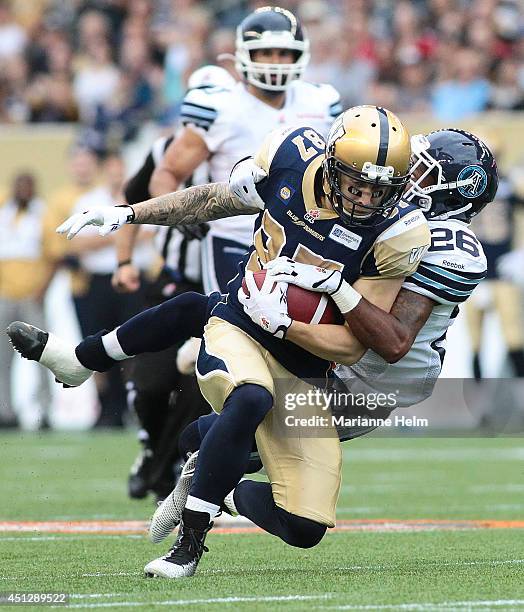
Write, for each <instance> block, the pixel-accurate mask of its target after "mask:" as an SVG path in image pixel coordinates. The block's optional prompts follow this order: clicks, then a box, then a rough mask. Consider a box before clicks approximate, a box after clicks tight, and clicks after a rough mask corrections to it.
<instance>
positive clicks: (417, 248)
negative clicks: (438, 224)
mask: <svg viewBox="0 0 524 612" xmlns="http://www.w3.org/2000/svg"><path fill="white" fill-rule="evenodd" d="M429 244H430V233H429V227H428V223H427V221H426V218H425V217H424V215H423V213H422V211H421V210H420V209H419V208H413V209H412V210H409V209H408V210H406V209H403V210H402V216H401V217H400V219H397V220H396V221H395V222H394V223H392V224H391V225H390V226H389V227H387V228H386V229H385V230H384V231H383V232H382V233H381V234H380V235H379V236H378V237H377V239H376V241H375V244H374V245H373V250H372V252H371V253H370V254H369V255H368V257H366V260H365V261H364V263H363V265H362V276H364V277H381V278H400V277H403V276H408V275H409V274H411V273H412V272H414V271H415V270H416V268H417V266H418V264H419V262H420V260H421V258H422V256H423V254H424V253H425V251H426V249H427V248H428V247H429Z"/></svg>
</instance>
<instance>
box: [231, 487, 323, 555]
mask: <svg viewBox="0 0 524 612" xmlns="http://www.w3.org/2000/svg"><path fill="white" fill-rule="evenodd" d="M234 501H235V506H236V507H237V510H238V511H239V513H240V514H241V515H242V516H245V517H247V518H248V519H250V520H252V521H253V523H255V525H258V526H259V527H262V529H264V531H267V532H268V533H271V534H273V535H275V536H278V537H279V538H280V539H281V540H283V541H284V542H286V543H287V544H290V545H291V546H297V547H299V548H311V547H312V546H316V545H317V544H318V543H319V542H320V540H321V539H322V538H323V536H324V534H325V533H326V529H327V527H326V525H321V524H320V523H317V522H316V521H312V520H311V519H307V518H304V517H302V516H297V515H296V514H291V513H290V512H287V511H286V510H284V509H283V508H279V507H278V506H277V505H276V504H275V502H274V500H273V493H272V491H271V485H270V484H269V483H268V482H255V481H253V480H243V481H242V482H241V483H239V484H238V486H237V487H236V488H235V494H234Z"/></svg>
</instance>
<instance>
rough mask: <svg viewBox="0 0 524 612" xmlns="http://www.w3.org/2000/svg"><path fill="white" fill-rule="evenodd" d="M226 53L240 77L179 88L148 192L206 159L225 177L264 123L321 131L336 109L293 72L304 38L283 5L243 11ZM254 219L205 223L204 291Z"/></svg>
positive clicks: (333, 96) (257, 140)
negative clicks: (174, 123)
mask: <svg viewBox="0 0 524 612" xmlns="http://www.w3.org/2000/svg"><path fill="white" fill-rule="evenodd" d="M233 59H234V60H235V66H236V69H237V71H238V73H239V76H240V77H241V79H242V81H241V82H239V83H237V84H236V85H235V86H234V87H233V88H229V87H228V88H223V87H216V88H205V89H193V90H191V91H189V92H188V94H187V95H186V97H185V99H184V101H183V103H182V109H181V122H182V125H183V129H182V130H180V132H179V133H178V135H177V137H176V139H175V140H174V142H173V143H172V144H171V145H170V146H169V147H168V149H167V150H166V153H165V155H164V157H163V159H162V162H161V163H160V164H159V166H158V167H157V168H156V170H155V172H154V174H153V176H152V178H151V184H150V192H151V195H152V196H158V195H162V194H165V193H169V192H172V191H175V190H176V189H179V188H181V186H182V185H183V184H184V182H185V181H186V180H187V178H188V177H189V176H190V175H191V174H192V173H193V171H194V170H195V168H196V167H197V166H199V165H200V164H201V163H202V162H204V161H206V160H207V162H208V169H209V179H210V181H211V182H223V181H227V180H228V178H229V174H230V172H231V169H232V167H233V165H234V164H235V163H236V162H237V161H238V160H239V159H241V158H243V157H247V156H249V155H251V154H252V153H253V151H256V150H257V149H258V148H259V147H260V145H261V144H262V142H263V140H264V138H265V136H266V135H267V134H268V133H269V132H270V131H271V130H273V129H275V128H278V127H280V126H282V127H288V126H293V125H306V124H307V125H309V126H311V127H313V128H314V129H316V130H317V131H318V132H319V133H320V134H322V135H323V136H326V135H327V132H328V130H329V127H330V125H331V123H332V121H333V119H334V118H335V117H336V116H337V115H339V114H340V112H341V111H342V107H341V104H340V96H339V94H338V93H337V91H336V90H335V89H334V88H333V87H332V86H330V85H313V84H311V83H307V82H305V81H302V80H300V78H301V76H302V74H303V72H304V70H305V68H306V66H307V63H308V61H309V41H308V39H307V36H306V34H305V32H304V31H303V29H302V27H301V25H300V23H299V21H298V20H297V18H296V17H295V16H294V15H293V13H291V12H290V11H288V10H286V9H283V8H280V7H273V6H271V7H263V8H260V9H257V10H256V11H254V12H253V13H251V14H250V15H248V16H247V17H246V18H245V19H244V21H242V23H241V24H240V25H239V26H238V28H237V35H236V53H235V56H234V57H233ZM205 182H207V180H206V181H205ZM254 220H255V216H250V217H236V218H231V219H224V220H219V221H215V222H213V223H211V224H210V225H211V229H210V231H209V232H208V234H207V236H206V238H205V239H204V242H203V258H202V262H203V284H204V290H205V291H206V293H209V292H211V291H218V290H219V291H221V292H222V293H226V285H227V283H228V282H229V280H231V278H232V277H233V276H235V274H236V273H237V266H238V263H239V261H240V259H241V258H242V256H243V255H244V253H245V252H246V251H247V250H248V248H249V246H250V244H251V237H252V233H253V224H254ZM136 231H137V230H136V228H135V227H131V226H129V227H127V228H124V229H123V231H122V232H120V234H121V235H120V236H119V238H118V241H117V244H118V249H119V261H128V260H130V259H131V256H132V248H133V246H132V245H133V243H134V236H135V235H136ZM117 274H118V278H119V282H120V284H121V286H123V287H125V286H126V284H127V283H128V282H129V275H130V270H129V269H128V268H126V267H125V266H123V267H121V268H120V269H119V271H118V273H117Z"/></svg>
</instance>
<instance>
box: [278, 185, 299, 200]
mask: <svg viewBox="0 0 524 612" xmlns="http://www.w3.org/2000/svg"><path fill="white" fill-rule="evenodd" d="M294 193H295V190H294V189H293V188H292V187H290V186H289V185H280V188H279V190H278V194H277V195H278V198H279V199H280V200H282V202H287V201H288V200H289V198H290V197H291V196H292V195H293V194H294Z"/></svg>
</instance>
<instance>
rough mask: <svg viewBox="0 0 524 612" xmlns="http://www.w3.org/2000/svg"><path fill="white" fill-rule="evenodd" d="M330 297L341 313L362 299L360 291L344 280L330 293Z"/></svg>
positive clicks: (344, 312)
mask: <svg viewBox="0 0 524 612" xmlns="http://www.w3.org/2000/svg"><path fill="white" fill-rule="evenodd" d="M331 297H332V298H333V300H334V302H335V304H336V305H337V306H338V309H339V310H340V312H341V313H342V314H346V313H348V312H349V311H350V310H353V308H355V306H356V305H357V304H358V303H359V302H360V300H361V299H362V296H361V295H360V293H359V292H358V291H355V289H353V287H352V286H351V285H350V284H349V283H348V282H347V281H345V280H343V281H342V282H341V283H340V286H339V288H338V289H337V290H336V291H335V292H334V293H332V294H331Z"/></svg>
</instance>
